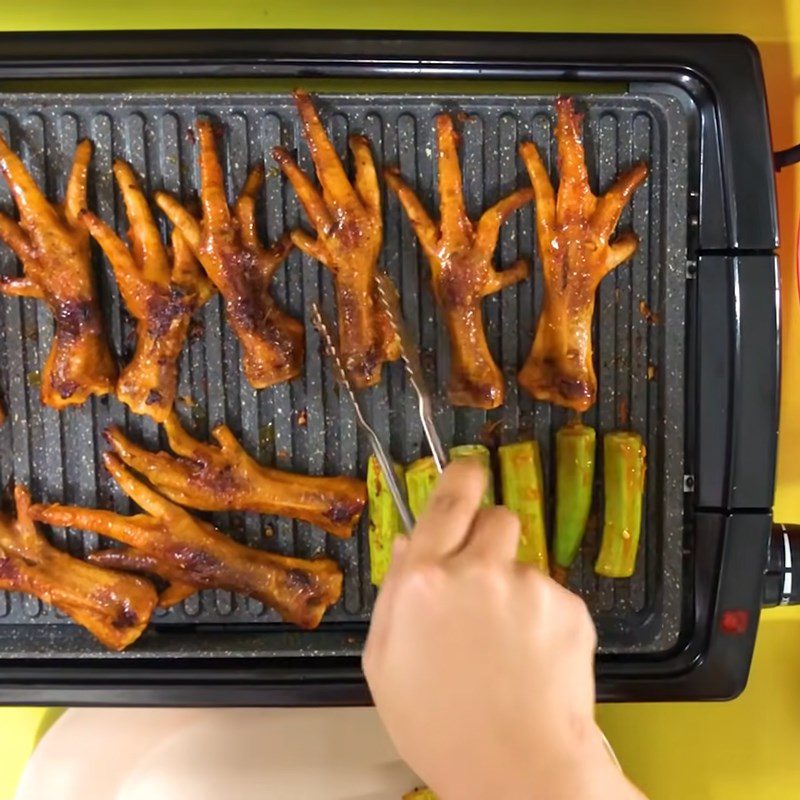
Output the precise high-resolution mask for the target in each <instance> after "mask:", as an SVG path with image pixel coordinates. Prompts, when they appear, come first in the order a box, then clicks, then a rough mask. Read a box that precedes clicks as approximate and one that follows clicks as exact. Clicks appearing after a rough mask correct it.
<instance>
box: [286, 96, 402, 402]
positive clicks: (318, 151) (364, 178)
mask: <svg viewBox="0 0 800 800" xmlns="http://www.w3.org/2000/svg"><path fill="white" fill-rule="evenodd" d="M294 96H295V102H296V104H297V110H298V112H299V113H300V120H301V123H302V126H303V133H304V135H305V139H306V142H307V143H308V149H309V150H310V151H311V158H312V159H313V161H314V167H315V169H316V173H317V178H318V180H319V183H320V187H321V191H320V190H318V189H317V188H316V187H315V186H314V184H313V183H312V182H311V179H310V178H309V177H308V176H307V175H306V174H305V173H304V172H302V171H301V170H300V168H299V167H298V166H297V162H296V161H295V160H294V159H293V158H292V157H291V156H290V155H289V153H288V152H287V151H286V150H284V149H283V148H282V147H276V148H274V150H273V151H272V154H273V157H274V158H275V160H276V161H277V162H278V164H279V165H280V168H281V169H282V170H283V173H284V174H285V175H286V177H287V178H288V180H289V182H290V183H291V184H292V186H293V187H294V190H295V192H296V193H297V196H298V198H299V199H300V202H301V203H302V205H303V208H304V209H305V211H306V215H307V216H308V218H309V220H310V222H311V224H312V226H313V227H314V230H315V231H316V234H317V237H316V239H315V238H313V237H312V236H309V235H308V234H307V233H305V232H304V231H301V230H295V231H292V233H291V236H292V241H293V242H294V244H295V245H296V246H297V247H298V248H299V249H300V250H302V251H303V252H304V253H306V254H307V255H309V256H311V257H312V258H315V259H316V260H317V261H320V262H321V263H322V264H324V265H325V266H326V267H327V268H328V269H329V270H330V272H331V274H332V276H333V282H334V286H335V289H336V307H337V315H338V322H339V325H338V328H339V353H340V355H341V357H342V362H343V364H344V366H345V369H346V370H347V372H348V374H349V376H350V379H351V380H352V381H353V383H354V385H355V386H356V387H358V388H365V387H367V386H374V385H376V384H377V383H379V382H380V379H381V367H382V365H383V363H384V362H385V361H394V360H396V359H397V358H399V357H400V346H399V342H398V339H397V334H396V333H395V331H394V328H393V327H392V325H391V322H390V321H389V319H388V318H387V316H386V312H385V311H384V309H383V306H382V305H381V303H380V301H379V299H378V297H377V294H376V287H375V274H376V270H377V265H378V257H379V256H380V252H381V243H382V240H383V221H382V218H381V194H380V187H379V186H378V177H377V174H376V171H375V162H374V161H373V158H372V152H371V150H370V146H369V142H368V141H367V139H366V138H365V137H363V136H351V137H350V140H349V145H350V152H351V153H352V155H353V161H354V164H355V176H354V179H353V181H352V183H351V182H350V180H349V179H348V177H347V173H346V172H345V169H344V167H343V166H342V162H341V161H340V160H339V156H338V155H337V154H336V150H335V149H334V147H333V145H332V144H331V141H330V139H329V138H328V135H327V134H326V133H325V128H324V127H323V126H322V123H321V122H320V120H319V117H318V116H317V112H316V110H315V108H314V104H313V103H312V101H311V98H310V97H309V96H308V94H306V93H305V92H302V91H296V92H295V95H294Z"/></svg>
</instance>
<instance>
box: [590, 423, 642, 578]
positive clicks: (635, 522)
mask: <svg viewBox="0 0 800 800" xmlns="http://www.w3.org/2000/svg"><path fill="white" fill-rule="evenodd" d="M645 455H646V451H645V447H644V443H643V442H642V437H641V436H639V434H638V433H631V432H630V431H614V432H612V433H607V434H606V435H605V436H604V437H603V460H604V468H603V476H604V481H605V514H604V522H603V539H602V542H601V543H600V552H599V554H598V556H597V562H596V564H595V567H594V570H595V572H596V573H597V574H598V575H603V576H605V577H607V578H630V576H631V575H633V571H634V568H635V567H636V552H637V550H638V548H639V536H640V533H641V529H642V497H643V494H644V477H645Z"/></svg>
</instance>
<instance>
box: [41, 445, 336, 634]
mask: <svg viewBox="0 0 800 800" xmlns="http://www.w3.org/2000/svg"><path fill="white" fill-rule="evenodd" d="M104 463H105V465H106V468H107V469H108V470H109V472H110V473H111V474H112V475H113V476H114V478H115V479H116V481H117V483H118V484H119V485H120V487H121V488H122V490H123V491H124V492H125V494H127V495H128V496H129V497H130V498H131V499H132V500H134V501H135V502H136V503H138V504H139V505H140V506H141V507H142V508H143V509H144V511H145V513H143V514H136V515H134V516H130V517H126V516H124V515H121V514H117V513H115V512H113V511H105V510H101V509H90V508H80V507H76V506H64V505H59V504H53V505H38V506H33V507H32V508H31V516H32V517H33V518H34V519H37V520H40V521H42V522H47V523H49V524H51V525H62V526H64V527H70V528H80V529H83V530H88V531H94V532H95V533H99V534H102V535H103V536H109V537H110V538H112V539H116V540H117V541H120V542H122V543H123V544H126V545H128V546H130V547H132V548H134V550H136V551H137V552H140V553H142V554H143V555H144V556H146V557H151V558H153V559H155V563H156V564H157V565H159V566H158V569H159V570H163V572H160V573H158V574H164V575H165V576H173V577H174V578H175V579H176V580H178V581H179V584H181V585H182V586H184V587H185V586H186V585H191V586H194V587H195V588H196V589H227V590H228V591H232V592H238V593H239V594H243V595H246V596H248V597H253V598H255V599H256V600H260V601H261V602H262V603H264V604H265V605H268V606H270V607H271V608H274V609H275V610H276V611H277V612H278V613H279V614H280V615H281V617H282V618H283V619H284V620H285V621H286V622H292V623H294V624H295V625H298V626H299V627H301V628H315V627H316V626H317V625H319V623H320V620H321V619H322V616H323V614H324V613H325V611H326V610H327V609H328V607H329V606H331V605H333V604H334V603H335V602H336V601H337V600H338V599H339V596H340V594H341V589H342V573H341V570H340V569H339V567H338V566H337V564H336V562H334V561H332V560H331V559H328V558H318V559H314V560H304V559H300V558H291V557H289V556H281V555H277V554H275V553H268V552H266V551H264V550H256V549H254V548H250V547H246V546H245V545H242V544H239V543H238V542H235V541H233V539H230V538H229V537H227V536H226V535H225V534H224V533H222V532H221V531H219V530H217V528H215V527H214V526H213V525H211V524H210V523H208V522H204V521H202V520H199V519H197V518H196V517H193V516H192V515H191V514H189V512H188V511H186V510H184V509H183V508H181V507H180V506H178V505H175V504H174V503H172V502H170V501H169V500H167V499H166V498H164V497H162V496H161V495H160V494H158V493H157V492H156V491H154V490H153V489H151V488H150V487H149V486H147V485H145V484H144V483H143V482H141V481H139V480H137V479H136V478H134V477H133V475H132V474H131V473H130V472H128V470H127V469H126V468H125V467H124V466H123V464H122V462H121V461H120V460H119V459H118V458H117V457H116V456H115V455H113V454H112V453H106V454H105V456H104ZM148 571H153V572H155V571H156V570H155V569H150V570H148Z"/></svg>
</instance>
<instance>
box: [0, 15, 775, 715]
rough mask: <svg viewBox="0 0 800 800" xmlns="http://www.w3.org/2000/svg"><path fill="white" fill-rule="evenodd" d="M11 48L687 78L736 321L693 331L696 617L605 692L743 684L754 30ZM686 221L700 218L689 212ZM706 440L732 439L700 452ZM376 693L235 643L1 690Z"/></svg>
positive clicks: (760, 91) (3, 43) (725, 316)
mask: <svg viewBox="0 0 800 800" xmlns="http://www.w3.org/2000/svg"><path fill="white" fill-rule="evenodd" d="M0 54H1V55H0V81H4V80H12V79H13V80H26V81H27V80H36V79H40V78H59V79H63V78H117V79H118V78H136V77H145V76H146V77H173V78H174V77H177V76H181V77H215V78H219V77H225V76H240V77H241V76H246V77H253V76H259V77H292V78H297V79H298V80H300V79H305V78H307V77H312V76H314V77H334V76H350V77H399V78H408V77H412V78H421V77H436V78H439V79H443V78H469V79H471V80H475V79H478V80H480V79H504V80H529V81H537V80H544V81H555V80H561V81H564V80H570V81H576V80H577V81H587V82H594V81H601V82H607V81H626V82H631V83H632V84H635V83H638V82H641V83H644V84H653V83H655V84H658V85H659V87H674V89H673V90H674V91H675V93H676V95H677V96H680V97H681V98H684V99H685V101H686V102H688V103H691V104H692V105H693V106H694V107H695V108H696V110H697V114H698V118H699V125H698V129H697V130H695V131H693V132H692V135H693V136H695V137H696V142H697V146H698V148H699V152H700V155H702V158H701V159H700V163H701V164H702V167H701V170H700V175H699V176H698V178H699V191H698V193H697V198H696V204H697V208H696V212H697V213H696V217H697V218H696V231H697V233H696V236H695V237H694V238H693V241H692V242H691V243H690V253H689V255H690V261H691V260H692V259H691V256H692V255H694V256H695V257H696V261H697V277H698V278H699V279H698V280H696V281H694V288H693V290H692V292H690V303H692V302H693V303H695V304H696V307H695V311H696V312H697V313H698V315H699V316H698V319H703V318H704V315H706V316H710V317H711V318H712V320H713V319H714V313H715V310H717V309H720V307H725V311H724V312H722V316H721V317H720V318H719V320H718V322H719V324H720V326H721V327H718V328H717V332H718V333H719V331H720V330H722V331H723V332H724V334H725V335H723V336H719V335H718V336H716V337H714V338H713V339H711V338H710V337H708V336H702V335H701V332H700V331H699V330H696V331H692V330H687V337H688V339H687V341H688V345H687V349H688V355H687V371H686V383H687V394H686V399H687V410H689V413H688V414H687V420H691V419H693V420H694V421H695V422H694V424H693V425H690V426H689V428H688V429H687V464H690V465H695V466H696V467H697V469H696V470H695V474H694V480H695V485H696V486H697V487H698V492H697V493H695V495H694V496H692V495H688V496H687V511H688V514H687V531H686V535H685V538H684V544H685V547H686V559H685V572H684V574H685V577H686V591H685V593H684V603H685V611H686V613H685V615H684V618H685V619H686V620H688V621H689V624H688V625H687V626H686V630H684V631H682V635H681V637H680V641H679V643H678V645H677V646H676V647H675V649H674V651H673V652H672V653H671V654H670V655H669V656H668V657H665V658H664V657H662V658H648V657H646V656H642V657H635V656H630V657H626V658H624V659H616V658H602V657H601V658H600V659H599V660H598V667H597V674H598V693H599V696H600V699H615V700H616V699H637V700H646V699H649V700H653V699H690V698H693V699H700V698H705V697H730V696H733V695H735V694H736V693H738V692H739V691H740V690H741V689H742V688H743V686H744V683H745V681H746V677H747V672H748V669H749V663H750V658H751V656H752V648H753V642H754V637H755V630H756V626H757V616H758V608H759V606H760V592H761V581H762V576H763V568H764V562H765V557H766V546H767V540H768V536H769V523H770V520H771V505H772V490H773V482H774V462H775V446H776V434H777V383H778V362H777V354H778V318H779V317H778V304H777V294H776V291H777V289H776V287H777V277H776V266H777V265H776V259H775V257H774V255H773V250H774V248H775V246H776V243H777V223H776V213H775V192H774V184H773V178H772V159H771V150H770V142H769V129H768V124H767V119H766V105H765V97H764V87H763V79H762V75H761V70H760V64H759V60H758V54H757V51H756V50H755V48H754V46H753V45H752V43H750V42H749V41H748V40H746V39H743V38H741V37H727V36H726V37H712V36H703V37H689V36H687V37H671V36H664V37H660V36H643V37H639V36H636V37H632V36H569V35H564V36H561V35H531V36H517V35H500V34H498V35H491V36H477V35H470V34H410V33H409V34H406V33H380V32H375V33H361V34H355V33H354V34H350V33H344V34H343V33H339V32H320V33H307V32H287V31H271V32H238V31H224V32H218V31H204V32H194V31H193V32H181V33H176V32H140V33H135V34H133V33H102V34H84V33H78V34H72V33H71V34H37V35H28V34H23V35H16V34H9V35H4V36H2V37H0ZM0 86H2V84H0ZM742 119H747V120H748V125H747V126H746V127H745V126H742V125H740V124H738V123H739V122H740V121H741V120H742ZM690 221H692V222H695V221H694V220H693V219H692V216H691V211H690ZM691 251H693V252H691ZM718 257H722V258H723V259H724V260H723V263H722V265H720V263H719V261H718ZM715 259H716V264H714V260H715ZM714 266H716V268H717V270H719V271H721V272H724V275H725V276H726V277H725V279H724V281H723V283H727V289H726V296H725V297H724V298H723V299H722V300H721V299H720V296H719V292H714V291H712V290H710V289H708V288H707V287H708V286H709V282H707V281H705V280H701V279H700V278H705V277H706V276H709V275H711V273H712V269H713V267H714ZM731 275H733V277H732V278H731V277H729V276H731ZM717 288H718V287H717ZM692 294H693V295H694V298H693V299H691V295H692ZM742 298H747V302H746V304H743V303H742V302H741V301H742ZM719 340H723V341H724V346H721V345H720V341H719ZM765 348H766V349H765ZM708 370H715V371H716V373H717V375H718V378H719V380H718V381H717V385H718V386H720V387H723V388H722V391H721V392H720V393H718V395H717V396H716V397H714V396H709V393H708V391H707V390H706V388H705V387H704V386H703V381H702V380H701V379H700V378H701V376H702V375H706V374H707V372H708ZM772 389H774V391H772V392H770V390H772ZM756 390H757V391H756ZM720 396H721V397H722V398H723V400H724V403H723V405H722V407H721V406H720V405H719V397H720ZM721 408H722V411H723V412H724V413H722V414H721V413H720V409H721ZM745 411H746V412H747V414H746V415H745V414H744V412H745ZM749 445H757V446H758V447H761V448H762V449H763V452H764V459H763V464H764V466H765V469H762V470H761V471H760V472H758V473H757V474H756V471H755V470H751V471H748V470H747V463H746V458H744V457H743V455H746V454H747V452H748V446H749ZM709 453H712V454H724V455H721V456H719V457H717V458H716V459H714V458H710V459H709V458H703V456H705V455H707V454H709ZM720 474H722V476H723V477H722V478H720ZM714 484H718V485H721V486H722V487H723V488H722V492H721V494H712V495H708V496H709V497H711V498H712V502H713V503H717V501H718V504H712V505H704V503H705V502H706V501H705V497H706V495H703V494H702V487H703V486H704V485H707V486H711V485H714ZM698 498H700V500H698ZM701 501H702V502H701ZM743 503H746V505H743ZM729 609H744V610H747V611H748V612H749V613H750V624H749V626H748V627H747V630H746V631H745V633H744V634H742V635H738V636H732V635H722V634H721V633H719V632H718V621H719V619H720V616H721V614H722V613H723V612H724V611H725V610H729ZM214 635H215V636H219V635H224V634H222V632H221V631H220V632H215V633H214ZM366 701H368V694H367V690H366V687H365V686H364V684H363V679H362V677H361V674H360V669H359V665H358V660H357V658H355V657H350V658H340V659H330V660H329V659H317V660H315V663H314V664H313V666H312V665H311V664H310V663H304V664H297V663H296V662H293V661H292V660H291V659H290V660H287V661H285V662H284V661H275V662H272V663H260V660H256V661H255V663H252V664H247V665H246V666H244V667H243V666H242V665H241V663H237V662H236V660H235V659H231V660H228V659H217V660H215V662H214V665H213V669H208V668H207V665H205V664H204V663H203V662H202V660H196V659H186V660H184V659H181V660H180V663H167V662H164V661H161V662H159V663H155V662H150V663H146V662H144V661H142V662H137V663H136V664H134V663H131V662H126V663H125V665H124V666H121V665H120V664H114V665H100V664H97V663H91V662H89V663H87V661H86V660H84V661H83V662H82V663H81V662H80V661H75V660H69V661H56V660H49V661H47V662H46V663H45V664H43V665H42V664H36V662H31V661H28V660H24V661H22V662H20V661H17V662H15V663H14V664H13V665H9V664H8V663H4V664H2V665H0V702H7V703H13V702H17V703H69V704H84V703H109V704H111V703H113V704H143V705H146V704H190V703H191V704H202V705H207V704H212V705H213V704H243V705H258V704H319V703H325V704H327V703H352V702H366Z"/></svg>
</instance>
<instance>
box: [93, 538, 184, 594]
mask: <svg viewBox="0 0 800 800" xmlns="http://www.w3.org/2000/svg"><path fill="white" fill-rule="evenodd" d="M86 559H87V561H91V562H92V564H97V565H98V566H100V567H106V568H107V569H115V570H122V571H123V572H141V573H144V574H147V575H152V576H155V577H157V578H161V579H162V580H164V581H166V582H167V587H166V588H165V589H164V590H163V591H162V592H161V593H160V594H159V596H158V606H159V608H170V607H171V606H174V605H175V604H176V603H180V602H181V601H182V600H185V599H186V598H187V597H191V595H193V594H195V592H197V590H198V587H197V586H195V585H194V584H191V583H184V582H183V578H182V575H181V570H180V569H179V568H178V567H172V566H171V565H170V564H169V563H168V562H163V561H159V560H158V558H157V557H156V556H151V555H147V554H146V553H142V552H140V551H138V550H135V549H134V548H133V547H126V546H124V545H123V546H121V547H109V548H108V549H107V550H95V551H94V552H93V553H89V555H88V556H86Z"/></svg>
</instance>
